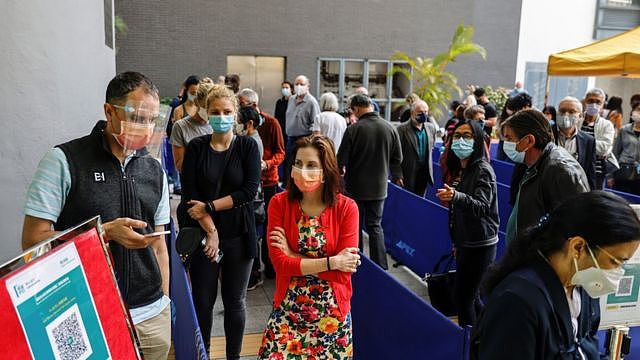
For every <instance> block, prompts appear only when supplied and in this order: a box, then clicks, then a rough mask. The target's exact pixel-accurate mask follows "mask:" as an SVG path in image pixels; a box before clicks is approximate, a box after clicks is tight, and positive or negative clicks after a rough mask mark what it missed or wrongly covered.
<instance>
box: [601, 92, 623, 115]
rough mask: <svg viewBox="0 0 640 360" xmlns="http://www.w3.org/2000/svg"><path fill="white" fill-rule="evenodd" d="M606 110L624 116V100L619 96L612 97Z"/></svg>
mask: <svg viewBox="0 0 640 360" xmlns="http://www.w3.org/2000/svg"><path fill="white" fill-rule="evenodd" d="M605 109H609V110H615V111H617V112H619V113H620V114H622V98H621V97H619V96H612V97H611V98H609V101H608V102H607V106H605Z"/></svg>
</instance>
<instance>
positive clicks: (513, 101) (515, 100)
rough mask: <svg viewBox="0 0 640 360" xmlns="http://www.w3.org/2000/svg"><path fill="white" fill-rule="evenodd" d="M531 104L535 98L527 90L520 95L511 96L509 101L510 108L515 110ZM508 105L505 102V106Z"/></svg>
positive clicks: (528, 106)
mask: <svg viewBox="0 0 640 360" xmlns="http://www.w3.org/2000/svg"><path fill="white" fill-rule="evenodd" d="M531 104H533V98H532V97H531V95H529V94H527V93H525V92H523V93H519V94H518V95H516V96H514V97H512V98H509V102H508V106H509V110H511V111H513V112H517V111H520V110H522V109H524V108H530V107H531ZM506 106H507V105H506V104H505V107H506Z"/></svg>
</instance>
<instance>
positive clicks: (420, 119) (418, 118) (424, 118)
mask: <svg viewBox="0 0 640 360" xmlns="http://www.w3.org/2000/svg"><path fill="white" fill-rule="evenodd" d="M427 119H428V118H427V114H425V113H420V114H418V115H416V121H417V122H418V123H420V124H424V123H426V122H427Z"/></svg>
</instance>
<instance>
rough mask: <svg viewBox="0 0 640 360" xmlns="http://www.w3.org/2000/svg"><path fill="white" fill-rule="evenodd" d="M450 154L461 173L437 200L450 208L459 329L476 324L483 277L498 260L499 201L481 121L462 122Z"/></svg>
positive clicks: (449, 165) (449, 163) (451, 163)
mask: <svg viewBox="0 0 640 360" xmlns="http://www.w3.org/2000/svg"><path fill="white" fill-rule="evenodd" d="M451 138H452V142H451V146H450V148H449V149H448V150H447V151H448V153H447V168H448V169H451V171H453V172H454V173H458V172H460V174H461V177H460V182H459V183H458V185H457V186H456V187H455V189H454V188H452V187H449V186H448V185H446V184H445V188H444V189H439V190H438V192H437V196H438V198H439V199H440V200H441V201H445V202H448V203H449V231H450V233H451V239H452V240H453V252H454V254H455V256H456V262H457V264H458V267H457V272H456V285H455V298H456V305H457V307H458V323H459V324H460V326H465V325H473V324H474V323H475V321H476V316H477V314H479V312H480V310H481V301H480V296H479V288H480V281H481V279H482V275H483V274H484V272H485V271H486V270H487V268H488V267H489V265H490V264H491V263H492V262H493V260H494V259H495V257H496V244H497V243H498V225H499V222H500V220H499V218H498V199H497V187H496V175H495V173H494V172H493V168H492V167H491V164H489V162H488V161H487V159H486V152H485V147H484V144H485V143H484V131H483V129H482V127H481V125H480V123H479V122H477V121H474V120H461V121H460V122H459V123H458V124H456V127H455V129H454V131H453V135H452V137H451Z"/></svg>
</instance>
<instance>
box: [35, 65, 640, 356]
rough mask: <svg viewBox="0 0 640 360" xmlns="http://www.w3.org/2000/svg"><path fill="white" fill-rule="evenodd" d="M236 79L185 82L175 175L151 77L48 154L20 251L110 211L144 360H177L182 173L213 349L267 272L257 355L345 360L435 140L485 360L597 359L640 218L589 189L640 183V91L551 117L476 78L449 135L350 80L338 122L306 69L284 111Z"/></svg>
mask: <svg viewBox="0 0 640 360" xmlns="http://www.w3.org/2000/svg"><path fill="white" fill-rule="evenodd" d="M240 81H241V79H240V78H239V76H237V75H227V76H224V77H221V78H219V79H217V80H216V81H214V80H212V79H210V78H199V77H197V76H190V77H188V78H187V79H186V80H185V81H184V83H183V84H182V88H181V90H180V95H179V96H178V97H177V98H176V99H174V101H173V102H172V104H171V106H170V112H169V119H170V121H169V123H168V128H167V134H168V139H169V141H168V142H169V144H170V146H169V147H168V150H169V149H170V150H171V151H170V152H171V162H172V164H169V165H173V167H174V168H175V169H169V170H168V175H169V179H168V178H167V175H165V172H164V171H163V168H162V166H161V165H160V163H159V162H158V161H157V160H156V159H154V158H152V157H151V156H150V154H149V153H148V152H147V151H146V146H147V145H148V144H149V142H150V141H151V138H152V137H153V131H154V127H155V125H156V122H157V121H158V119H159V118H160V114H159V111H160V104H159V93H158V89H157V88H156V87H155V85H154V84H153V83H152V81H151V80H150V79H148V78H147V77H146V76H144V75H142V74H140V73H137V72H124V73H121V74H118V75H116V76H115V77H114V78H113V79H112V80H111V81H110V82H109V84H108V85H107V89H106V96H105V104H104V116H105V118H106V120H99V121H98V122H97V123H96V124H95V126H94V128H93V130H92V131H91V133H90V134H89V135H86V136H84V137H81V138H78V139H73V140H71V141H68V142H65V143H63V144H60V145H57V146H55V147H54V148H52V149H51V150H50V151H48V152H47V154H46V155H45V156H44V157H43V159H42V160H41V162H40V163H39V165H38V168H37V170H36V174H35V175H34V178H33V181H32V183H31V185H30V187H29V189H28V192H27V201H26V204H25V207H24V212H25V222H24V228H23V239H22V241H23V247H25V248H27V247H30V246H32V245H34V244H37V243H38V242H39V241H42V240H44V239H47V238H48V237H50V236H52V235H54V234H55V233H56V232H58V231H61V230H63V229H66V228H68V227H70V226H72V225H74V224H76V223H79V222H81V221H82V220H84V219H85V218H86V217H87V216H90V215H101V217H102V221H103V230H104V234H103V238H104V239H105V241H107V242H108V245H109V247H110V249H111V252H112V254H113V260H114V271H115V273H116V278H117V280H118V286H119V288H120V291H121V294H122V298H123V301H124V302H125V304H126V305H127V307H128V309H129V311H130V314H131V318H132V321H133V325H134V327H135V330H136V333H137V335H138V338H139V340H140V346H141V351H142V353H143V354H144V357H145V359H166V357H167V354H168V351H169V347H170V342H171V331H170V330H171V306H170V300H169V297H168V291H169V263H168V253H167V247H166V242H165V239H164V235H163V234H161V233H159V231H161V230H163V229H164V226H165V225H167V224H168V223H169V221H170V205H169V197H170V195H169V186H168V184H169V183H171V184H172V185H173V192H174V194H176V195H181V197H180V203H179V205H178V208H177V211H176V215H177V221H178V225H179V228H180V231H183V230H184V229H196V231H197V233H198V236H199V238H198V242H200V240H199V239H200V237H201V239H202V240H201V245H199V246H198V249H197V250H196V251H194V252H193V253H192V254H190V256H189V261H188V263H187V266H188V272H189V278H190V281H191V288H192V298H193V303H194V307H195V311H196V316H197V320H198V324H199V326H200V329H201V332H202V338H203V340H204V342H205V347H206V349H207V350H209V347H210V337H211V328H212V326H214V324H213V307H214V304H215V301H216V299H217V297H218V291H219V292H220V297H221V298H222V302H223V306H224V322H223V324H221V325H217V324H216V326H223V327H224V332H225V341H226V357H227V359H238V358H239V356H240V350H241V348H242V340H243V333H244V327H245V321H246V309H245V307H246V304H245V303H246V294H247V291H248V290H249V289H252V288H255V287H257V286H259V285H260V284H261V282H262V278H263V277H268V278H275V281H276V289H275V293H274V299H273V309H272V312H271V314H270V315H269V317H268V319H266V324H265V328H264V333H263V339H262V343H261V347H260V350H259V354H258V357H259V358H260V359H285V358H292V357H293V358H332V359H350V358H352V356H353V342H352V325H351V315H350V299H351V296H352V293H353V291H354V289H352V286H351V275H352V274H353V273H354V272H355V271H357V268H358V266H359V265H360V264H361V260H360V255H359V254H360V253H359V250H360V251H362V250H363V248H364V246H363V240H364V239H363V231H366V233H367V234H368V239H369V240H368V242H369V257H370V258H371V260H373V261H374V262H375V263H377V264H378V265H379V266H380V267H381V268H383V269H387V268H388V264H387V256H386V249H385V246H384V235H383V232H382V227H381V220H382V213H383V208H384V201H385V198H386V197H387V187H388V181H391V182H393V183H394V184H396V185H398V186H400V187H403V188H404V189H405V190H407V191H410V192H412V193H414V194H416V195H418V196H424V194H425V191H426V189H427V188H428V187H429V186H433V184H434V179H433V176H434V172H433V166H434V164H433V161H432V156H431V154H432V150H433V148H434V146H435V144H436V142H439V139H438V138H440V137H442V138H443V144H444V145H443V151H442V156H441V159H440V166H442V167H443V171H442V173H443V177H444V179H443V181H444V186H443V188H441V189H437V197H438V198H439V200H440V201H441V202H442V204H443V205H445V206H446V207H447V208H448V210H449V223H448V224H434V226H448V227H449V230H450V233H451V239H452V240H453V254H454V256H455V257H456V259H457V264H458V265H457V279H456V286H455V287H456V288H455V294H456V295H455V298H456V305H457V308H458V315H459V316H458V321H459V324H460V325H461V326H464V325H474V326H475V330H474V336H473V339H472V356H475V357H476V358H482V359H501V358H505V359H506V358H514V357H517V358H530V359H540V358H571V359H579V358H582V359H592V358H595V354H597V353H598V351H599V350H598V349H597V339H596V335H595V331H596V330H597V327H598V323H599V308H598V306H597V304H598V300H597V299H598V298H599V297H601V296H603V295H606V294H609V293H611V292H614V291H615V290H616V289H617V282H619V280H620V277H621V276H622V274H621V272H623V270H622V268H621V266H622V264H624V262H626V261H627V260H629V259H630V258H631V257H632V255H633V254H634V252H635V251H636V249H637V248H638V245H639V244H640V221H638V219H637V217H636V215H635V214H634V212H633V210H632V209H631V208H630V207H629V206H628V205H627V204H626V203H625V202H624V201H623V200H622V199H621V198H619V197H617V196H616V195H612V194H610V193H604V192H601V191H590V190H596V189H600V188H602V186H603V184H604V183H608V186H613V187H614V188H616V189H621V190H624V191H629V192H633V190H634V189H635V188H636V183H635V181H636V178H638V181H640V176H637V175H638V174H639V173H640V166H638V163H640V155H639V152H640V149H638V141H640V140H639V135H640V95H639V96H636V97H634V99H635V100H633V99H632V109H633V111H632V113H631V117H630V118H631V120H632V123H630V124H626V125H622V122H623V121H622V120H621V118H622V115H623V114H622V109H621V108H620V107H621V106H620V104H618V105H615V102H614V104H613V105H612V106H609V105H607V104H605V98H606V95H605V94H604V93H603V92H602V90H599V89H592V90H590V91H588V92H587V94H586V96H585V97H584V99H582V100H578V99H575V98H572V97H566V98H564V99H563V100H562V101H561V102H560V103H559V104H558V109H557V110H556V109H553V108H546V109H545V112H544V113H543V112H540V111H538V110H535V109H532V108H531V97H530V96H529V95H528V94H527V93H526V92H524V91H523V90H522V89H521V86H520V87H519V88H518V86H516V89H514V91H513V92H512V94H510V97H509V99H508V101H507V104H506V106H504V108H503V109H501V113H500V114H498V112H499V109H497V108H496V106H495V105H493V104H491V103H490V102H489V100H488V98H487V94H486V93H485V92H484V90H483V89H481V88H470V93H469V96H467V98H465V99H463V101H461V102H454V103H453V104H452V107H451V113H452V116H451V119H449V120H448V121H447V122H446V124H443V125H444V127H443V128H441V127H440V126H439V125H438V122H437V121H436V120H435V119H434V118H433V117H432V116H431V113H430V111H429V106H428V104H427V103H425V102H424V101H423V100H422V99H420V98H419V97H418V96H417V95H415V94H411V95H409V96H408V97H407V105H406V108H405V110H404V111H403V112H402V114H401V118H402V119H403V120H404V121H403V122H402V123H401V124H399V125H398V126H395V125H392V123H391V122H389V121H387V120H385V119H384V118H383V117H381V115H380V113H379V110H380V107H379V106H378V104H377V103H376V101H375V100H373V99H372V98H371V97H369V96H368V93H367V89H366V88H362V87H361V88H357V89H355V91H354V94H353V95H352V96H350V97H349V99H348V102H347V107H346V109H344V110H346V111H345V112H342V113H340V112H339V111H340V110H341V109H340V103H339V100H338V99H337V97H336V96H335V95H334V94H332V93H325V94H322V95H321V96H320V97H319V99H316V98H315V97H314V96H313V95H312V94H311V93H310V92H309V86H310V83H309V79H308V78H307V77H306V76H304V75H300V76H297V77H296V78H295V81H294V82H293V83H291V82H288V81H285V82H283V83H282V84H281V92H282V97H281V98H280V99H279V100H278V101H277V103H276V107H275V111H274V114H273V115H271V114H269V113H268V112H267V111H266V110H265V109H264V108H263V107H261V106H260V102H259V100H260V99H259V96H258V93H257V92H256V91H254V90H252V89H249V88H242V87H241V86H240V85H241V82H240ZM612 100H614V98H613V97H612V98H611V99H610V100H609V103H611V101H612ZM634 101H635V102H634ZM547 116H551V117H550V118H548V117H547ZM607 117H610V118H612V120H613V122H614V123H616V124H618V126H620V129H619V130H618V131H617V132H616V127H615V126H614V125H613V123H612V121H610V120H609V119H607ZM615 119H617V120H615ZM616 121H617V122H616ZM495 133H498V134H499V138H500V139H501V140H500V149H501V150H500V152H499V154H498V157H499V158H502V159H508V161H512V162H514V163H516V164H517V165H516V166H517V168H516V170H515V171H514V178H513V180H512V183H511V188H512V192H513V199H512V203H513V212H512V213H511V216H510V219H509V223H508V225H507V233H508V235H507V242H508V248H507V253H506V255H505V256H504V258H503V260H501V261H500V262H499V263H498V264H494V265H492V264H493V262H494V260H495V256H496V246H497V243H498V227H499V216H498V205H497V204H498V203H497V189H496V177H495V173H494V171H493V169H492V167H491V164H490V162H489V148H490V145H491V136H492V134H495ZM279 167H280V168H281V171H282V174H283V175H282V176H280V173H279ZM425 220H427V221H428V219H425ZM145 235H147V236H145ZM483 281H484V286H481V284H482V283H483ZM481 289H482V290H483V291H484V292H483V293H481ZM355 291H357V289H356V290H355ZM481 294H483V295H481ZM505 315H507V316H505ZM515 354H518V355H515Z"/></svg>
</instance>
